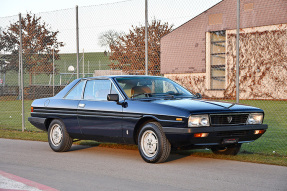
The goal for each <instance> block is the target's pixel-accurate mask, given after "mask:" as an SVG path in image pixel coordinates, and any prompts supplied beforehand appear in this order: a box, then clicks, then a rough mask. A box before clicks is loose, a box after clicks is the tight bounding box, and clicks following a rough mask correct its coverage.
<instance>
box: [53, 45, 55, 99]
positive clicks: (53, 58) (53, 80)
mask: <svg viewBox="0 0 287 191" xmlns="http://www.w3.org/2000/svg"><path fill="white" fill-rule="evenodd" d="M53 96H55V50H54V48H53Z"/></svg>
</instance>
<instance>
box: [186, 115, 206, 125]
mask: <svg viewBox="0 0 287 191" xmlns="http://www.w3.org/2000/svg"><path fill="white" fill-rule="evenodd" d="M200 126H209V117H208V115H191V116H189V118H188V127H200Z"/></svg>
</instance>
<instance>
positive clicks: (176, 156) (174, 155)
mask: <svg viewBox="0 0 287 191" xmlns="http://www.w3.org/2000/svg"><path fill="white" fill-rule="evenodd" d="M133 146H134V145H117V146H116V147H112V146H107V147H106V146H102V145H101V143H98V142H92V144H90V143H88V144H79V145H78V144H77V145H76V144H73V146H72V147H71V149H70V150H69V151H68V152H77V151H81V150H86V149H92V148H96V147H103V148H110V149H124V150H134V151H138V150H137V148H136V147H133ZM194 153H196V151H191V150H172V151H171V153H170V156H169V157H168V158H167V160H166V161H165V163H168V162H173V161H177V160H181V159H184V158H186V157H189V156H192V155H193V154H194Z"/></svg>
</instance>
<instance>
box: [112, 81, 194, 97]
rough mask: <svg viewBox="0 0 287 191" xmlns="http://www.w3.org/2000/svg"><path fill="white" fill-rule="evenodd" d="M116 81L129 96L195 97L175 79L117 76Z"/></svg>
mask: <svg viewBox="0 0 287 191" xmlns="http://www.w3.org/2000/svg"><path fill="white" fill-rule="evenodd" d="M116 81H117V82H118V84H119V85H120V87H121V88H122V89H123V91H124V92H125V93H126V95H127V96H128V97H129V98H133V99H135V98H136V99H138V98H146V97H149V98H151V97H172V98H174V97H195V96H194V95H193V94H192V93H190V92H189V91H188V90H186V89H185V88H183V87H182V86H180V85H178V84H177V83H175V82H174V81H172V80H170V79H168V78H163V77H149V76H146V77H144V76H139V77H116Z"/></svg>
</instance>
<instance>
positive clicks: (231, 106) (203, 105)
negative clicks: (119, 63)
mask: <svg viewBox="0 0 287 191" xmlns="http://www.w3.org/2000/svg"><path fill="white" fill-rule="evenodd" d="M153 102H154V103H158V104H163V105H168V106H172V107H176V108H181V109H185V110H188V111H190V112H192V113H218V112H223V113H225V112H226V113H230V112H263V110H261V109H259V108H256V107H252V106H247V105H241V104H235V103H229V102H219V101H210V100H202V99H190V98H189V99H175V100H155V101H153Z"/></svg>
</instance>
